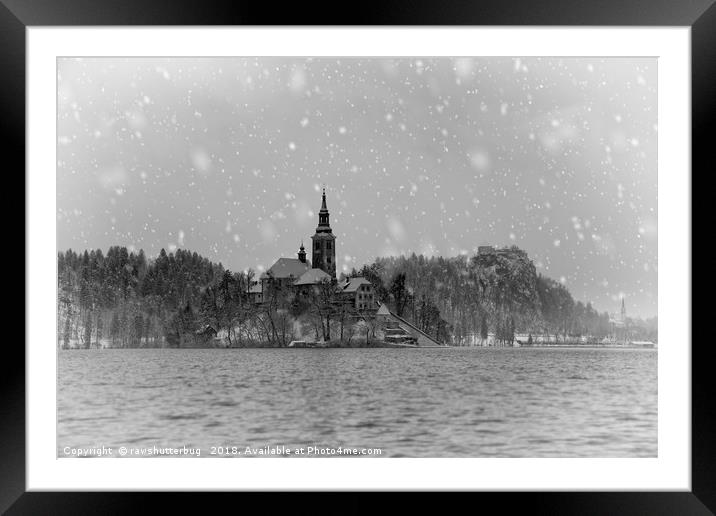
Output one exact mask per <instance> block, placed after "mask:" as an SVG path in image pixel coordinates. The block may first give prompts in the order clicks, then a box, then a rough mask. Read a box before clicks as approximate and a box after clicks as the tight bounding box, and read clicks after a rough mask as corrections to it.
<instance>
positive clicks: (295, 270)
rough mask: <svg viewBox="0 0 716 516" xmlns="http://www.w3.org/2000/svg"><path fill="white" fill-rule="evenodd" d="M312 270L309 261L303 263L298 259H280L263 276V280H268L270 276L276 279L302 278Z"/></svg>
mask: <svg viewBox="0 0 716 516" xmlns="http://www.w3.org/2000/svg"><path fill="white" fill-rule="evenodd" d="M310 268H311V263H310V262H309V261H308V260H306V261H305V262H302V261H301V260H299V259H298V258H279V259H278V260H276V263H274V264H273V265H272V266H271V268H270V269H269V270H267V271H266V272H264V273H263V274H262V275H261V279H266V278H268V277H269V276H273V277H274V278H276V279H280V278H290V277H294V278H300V277H301V276H302V275H303V273H304V272H306V271H307V270H309V269H310Z"/></svg>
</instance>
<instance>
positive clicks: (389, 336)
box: [383, 321, 418, 346]
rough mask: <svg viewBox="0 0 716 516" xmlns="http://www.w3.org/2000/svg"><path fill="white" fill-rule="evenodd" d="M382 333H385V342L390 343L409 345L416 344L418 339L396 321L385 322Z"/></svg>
mask: <svg viewBox="0 0 716 516" xmlns="http://www.w3.org/2000/svg"><path fill="white" fill-rule="evenodd" d="M383 333H384V335H385V342H390V343H391V344H407V345H411V346H417V345H418V339H416V338H415V337H413V336H412V335H411V334H410V333H408V332H407V331H405V330H404V329H403V328H401V327H400V325H399V324H398V323H397V322H394V321H388V322H386V323H385V326H384V327H383Z"/></svg>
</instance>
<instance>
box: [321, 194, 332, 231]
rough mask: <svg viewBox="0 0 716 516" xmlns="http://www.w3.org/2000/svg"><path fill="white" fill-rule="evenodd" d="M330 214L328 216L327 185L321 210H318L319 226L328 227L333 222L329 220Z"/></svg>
mask: <svg viewBox="0 0 716 516" xmlns="http://www.w3.org/2000/svg"><path fill="white" fill-rule="evenodd" d="M328 219H329V216H328V208H327V207H326V187H325V186H324V187H323V197H322V200H321V211H319V212H318V227H319V228H320V227H322V226H323V227H327V228H329V231H330V227H331V224H330V223H329V222H328Z"/></svg>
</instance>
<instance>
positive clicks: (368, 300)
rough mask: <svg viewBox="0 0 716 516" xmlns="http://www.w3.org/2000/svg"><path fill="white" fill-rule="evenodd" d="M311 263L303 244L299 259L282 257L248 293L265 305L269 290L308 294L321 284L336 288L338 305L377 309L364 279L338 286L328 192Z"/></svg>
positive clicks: (358, 308) (314, 236)
mask: <svg viewBox="0 0 716 516" xmlns="http://www.w3.org/2000/svg"><path fill="white" fill-rule="evenodd" d="M311 251H312V253H311V260H310V261H309V260H307V259H306V254H307V253H306V249H305V247H304V246H303V242H301V247H300V248H299V251H298V255H297V256H298V257H297V258H279V259H278V260H276V263H274V264H273V265H272V266H271V267H270V268H269V269H268V270H266V271H265V272H264V273H263V274H261V276H259V279H258V280H254V281H252V282H251V285H250V286H249V294H250V295H251V298H252V299H253V301H254V302H255V303H263V302H264V301H265V300H266V293H267V292H268V290H269V289H270V288H280V289H285V290H286V291H292V292H293V293H295V294H298V295H308V294H309V293H310V292H311V289H312V288H314V287H316V286H317V285H319V284H326V283H330V284H333V285H334V288H335V291H336V294H337V296H336V298H337V302H339V303H345V304H346V305H349V306H350V307H351V308H354V309H356V310H376V309H377V306H376V302H375V301H376V299H375V294H374V292H373V285H372V284H371V283H370V281H368V280H367V279H365V278H347V279H346V281H345V282H342V283H341V284H338V282H337V280H336V236H335V235H334V234H333V229H332V228H331V224H330V215H329V213H328V206H327V204H326V189H325V188H324V189H323V194H322V196H321V209H320V211H319V212H318V226H317V227H316V232H315V234H314V235H313V236H312V237H311Z"/></svg>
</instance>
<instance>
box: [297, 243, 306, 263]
mask: <svg viewBox="0 0 716 516" xmlns="http://www.w3.org/2000/svg"><path fill="white" fill-rule="evenodd" d="M298 259H299V260H300V261H301V263H306V248H305V247H303V240H301V248H300V249H299V250H298Z"/></svg>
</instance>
